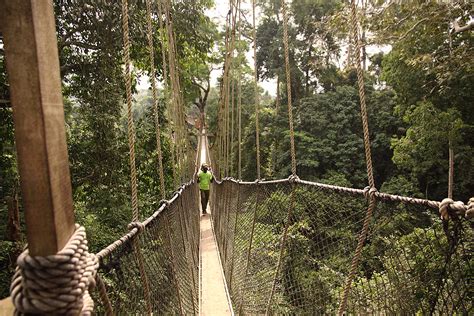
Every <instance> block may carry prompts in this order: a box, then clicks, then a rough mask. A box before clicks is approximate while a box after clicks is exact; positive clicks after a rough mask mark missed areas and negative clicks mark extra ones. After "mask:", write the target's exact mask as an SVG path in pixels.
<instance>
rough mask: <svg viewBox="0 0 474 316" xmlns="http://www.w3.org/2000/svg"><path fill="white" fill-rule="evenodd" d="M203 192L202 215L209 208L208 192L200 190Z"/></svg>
mask: <svg viewBox="0 0 474 316" xmlns="http://www.w3.org/2000/svg"><path fill="white" fill-rule="evenodd" d="M200 191H201V211H202V213H203V214H204V213H206V208H207V199H206V191H204V190H200Z"/></svg>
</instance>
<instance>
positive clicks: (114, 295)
mask: <svg viewBox="0 0 474 316" xmlns="http://www.w3.org/2000/svg"><path fill="white" fill-rule="evenodd" d="M195 210H198V189H197V185H196V184H195V183H194V182H193V181H190V182H188V183H186V184H184V185H183V186H181V187H180V188H179V189H178V190H177V191H176V192H175V193H174V194H173V196H172V198H171V199H169V200H162V201H161V205H160V207H159V208H158V210H156V211H155V212H154V213H153V214H152V215H151V216H150V217H148V218H147V219H146V220H144V221H143V222H141V223H139V224H137V223H136V222H133V223H132V225H130V231H129V232H127V233H126V234H124V235H123V236H122V237H121V238H120V239H118V240H116V241H115V242H113V243H112V244H110V245H109V246H107V247H106V248H104V249H103V250H101V251H100V252H98V253H97V257H98V258H99V270H98V275H99V276H100V278H101V280H102V281H103V287H104V288H105V289H104V291H105V292H106V293H107V297H106V298H104V295H103V293H101V292H104V291H99V293H96V298H95V301H96V302H97V305H98V306H97V308H96V312H97V313H102V312H104V313H105V312H107V314H109V315H110V311H108V310H109V309H110V308H112V309H113V313H114V314H118V315H120V314H137V313H138V314H141V313H147V312H148V307H147V306H146V304H145V301H144V297H143V291H142V284H141V283H140V281H139V280H137V276H138V275H140V274H139V267H138V264H139V263H138V261H137V260H136V258H135V255H134V254H133V244H134V241H139V244H140V248H141V252H142V253H143V261H144V262H143V264H144V267H145V271H146V273H147V275H148V282H149V288H150V293H149V295H150V298H151V300H150V302H151V309H152V311H153V313H165V314H167V313H169V314H181V315H183V314H197V312H198V306H199V304H198V297H199V292H198V282H199V280H198V270H197V266H198V265H197V262H198V261H197V260H198V242H199V212H195ZM99 290H100V288H99ZM99 294H100V295H99Z"/></svg>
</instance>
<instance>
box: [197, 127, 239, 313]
mask: <svg viewBox="0 0 474 316" xmlns="http://www.w3.org/2000/svg"><path fill="white" fill-rule="evenodd" d="M200 144H201V157H200V158H201V159H200V160H201V162H200V163H204V162H209V160H208V159H207V157H208V155H207V139H206V137H205V136H204V135H203V136H201V141H200ZM207 212H208V213H209V214H207V215H204V216H201V221H200V226H201V237H200V246H199V278H200V279H199V292H200V293H199V314H200V315H233V314H234V313H233V311H232V304H231V302H230V298H229V295H228V291H227V285H226V282H225V278H224V273H223V271H222V265H221V261H220V257H219V249H218V247H217V242H216V238H215V236H214V230H213V227H212V223H211V215H210V208H209V205H208V206H207Z"/></svg>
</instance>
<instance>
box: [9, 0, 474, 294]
mask: <svg viewBox="0 0 474 316" xmlns="http://www.w3.org/2000/svg"><path fill="white" fill-rule="evenodd" d="M131 2H132V5H131V7H130V21H131V41H132V50H131V53H132V60H133V66H134V67H133V75H134V86H135V90H134V92H135V95H134V107H135V110H134V118H135V124H136V133H137V144H136V150H137V168H138V177H139V201H140V211H141V214H142V217H143V218H145V217H147V216H148V215H149V214H151V213H152V212H153V211H154V210H155V209H156V207H157V205H158V201H159V200H160V198H159V196H160V189H159V179H158V174H157V172H156V151H155V147H156V143H155V139H154V137H155V136H154V135H155V134H154V133H155V132H154V118H153V115H152V112H153V109H152V97H151V91H150V90H148V89H144V90H143V89H142V90H140V89H139V80H145V79H144V78H145V75H147V74H148V55H147V41H146V34H145V25H146V16H145V14H146V12H145V6H144V5H143V4H142V3H141V2H139V1H138V2H133V1H131ZM216 2H220V1H216ZM54 3H55V11H56V24H57V36H58V49H59V55H60V64H61V77H62V80H63V95H64V105H65V112H66V124H67V137H68V147H69V148H68V149H69V159H70V168H71V177H72V184H73V194H74V203H75V211H76V217H77V221H78V222H79V223H80V224H82V225H84V226H85V227H86V228H87V233H88V236H89V238H88V239H89V242H90V245H91V248H92V251H94V252H95V251H98V250H100V249H102V248H103V247H105V246H106V245H108V244H109V243H110V242H111V241H113V240H115V239H116V238H117V237H118V236H120V235H121V234H122V233H123V232H125V231H126V226H127V223H128V222H129V221H130V218H131V207H130V197H129V194H130V192H129V191H130V188H129V165H128V147H127V146H128V145H127V134H126V133H127V127H126V113H125V109H124V97H125V93H124V81H123V75H122V67H123V60H122V57H123V56H122V34H121V24H120V18H121V16H120V12H121V9H120V4H119V3H116V2H110V3H108V2H106V1H90V0H84V1H59V0H55V1H54ZM279 3H280V1H279V0H259V1H257V5H258V13H259V16H258V25H257V39H256V42H257V68H258V69H257V74H258V78H259V80H272V81H276V82H277V87H278V88H279V89H278V91H275V92H272V93H271V94H269V93H268V92H265V91H264V90H263V89H260V97H259V98H260V113H259V114H260V130H261V134H260V135H261V136H260V142H261V144H260V146H261V150H262V151H261V159H262V173H263V174H262V177H263V178H266V179H274V178H281V177H288V175H289V174H290V155H289V131H288V113H287V109H286V105H287V99H286V92H285V91H286V87H285V70H284V67H283V66H284V62H283V43H282V18H281V15H280V14H279V10H280V6H279ZM215 5H216V4H215V3H214V2H213V1H212V0H196V1H188V0H178V1H174V2H173V7H172V12H171V13H172V19H173V22H174V28H175V33H176V42H177V58H178V63H179V66H178V67H179V72H180V80H181V83H182V87H183V93H184V99H185V102H186V106H187V111H188V122H189V123H190V124H188V129H189V134H190V135H193V134H195V133H196V132H197V129H196V128H195V127H194V126H193V125H192V124H191V123H192V122H194V120H195V119H196V118H198V117H199V113H200V112H202V111H205V113H206V117H207V125H208V126H209V129H210V132H211V134H212V133H213V134H215V133H216V127H217V108H218V103H219V87H218V86H213V85H212V81H211V73H212V71H216V70H215V69H217V68H218V69H219V70H218V71H219V73H221V68H222V62H223V59H224V55H225V52H224V47H223V44H222V42H223V41H222V40H223V37H224V34H225V30H224V28H223V23H224V21H220V20H213V19H211V18H210V17H209V16H208V15H209V14H208V13H209V10H211V9H212V8H213V7H214V6H215ZM220 5H221V4H220ZM290 14H291V23H290V25H289V26H290V30H289V31H290V65H291V75H292V97H293V106H294V109H293V111H294V116H295V131H296V151H297V152H296V156H297V162H298V174H299V176H300V177H301V178H303V179H305V180H311V181H318V182H324V183H331V184H337V185H344V186H349V187H356V188H363V187H364V186H366V170H365V161H364V150H363V141H362V127H361V121H360V115H359V96H358V87H357V76H356V71H355V68H354V67H355V66H354V63H355V60H354V54H353V50H354V45H353V43H352V41H351V38H350V36H349V22H348V21H349V20H350V19H349V7H348V3H347V1H333V0H294V1H292V2H291V4H290ZM359 14H360V20H361V34H362V35H361V36H362V40H363V43H364V47H363V48H362V56H363V66H364V70H365V80H366V87H365V89H366V95H367V102H368V111H369V120H370V121H369V126H370V134H371V140H372V154H373V161H374V168H375V176H376V179H375V181H376V185H377V187H378V188H379V190H380V191H382V192H387V193H394V194H401V195H410V196H415V197H421V198H426V199H433V200H441V199H443V198H444V197H446V195H447V183H448V149H449V148H450V147H451V148H452V149H453V151H454V160H455V168H454V179H455V182H454V199H455V200H462V201H467V199H468V198H469V197H471V196H472V194H473V192H474V180H473V179H474V158H473V157H474V146H473V145H474V126H473V125H472V122H474V109H473V104H474V94H473V93H472V87H473V86H474V71H473V68H474V59H473V58H472V47H473V37H472V31H471V30H468V31H464V32H455V31H454V28H453V27H452V25H451V23H452V22H453V21H455V20H457V21H458V23H459V24H464V23H465V22H466V21H467V19H468V18H469V15H470V14H472V5H471V4H470V3H469V2H467V1H454V2H452V3H449V4H448V3H445V2H437V1H414V2H406V3H405V2H402V3H401V4H400V3H398V2H396V1H362V4H361V5H360V6H359ZM242 16H243V23H242V25H240V30H241V32H242V36H241V40H240V41H237V44H236V51H237V54H236V58H235V59H234V61H233V65H232V67H233V69H234V71H233V74H232V76H233V77H234V79H235V80H237V79H238V78H239V77H238V73H239V72H240V73H241V74H242V77H241V98H242V134H243V137H242V168H243V169H242V178H243V179H246V180H254V179H255V178H256V168H255V113H254V108H255V105H254V90H253V81H252V80H253V74H252V71H253V70H252V67H253V65H252V64H253V61H251V60H248V59H247V57H246V56H247V55H248V52H249V51H250V50H251V49H252V45H251V44H250V43H249V39H251V35H252V30H251V24H250V23H251V18H252V16H251V10H249V7H248V6H244V7H243V15H242ZM153 23H154V24H155V30H156V32H155V34H154V44H155V52H156V56H155V63H156V65H155V66H156V68H157V79H158V80H159V81H161V82H163V80H164V78H163V72H162V67H161V65H162V57H161V56H162V54H161V52H162V48H161V45H160V34H161V33H160V32H161V31H162V30H160V29H159V24H158V20H157V19H155V20H154V21H153ZM218 83H220V80H218ZM161 87H163V85H162V86H161ZM275 93H276V95H277V96H276V97H274V96H273V95H274V94H275ZM167 100H168V98H167V92H166V91H163V89H160V113H161V114H162V116H161V117H162V120H161V124H162V128H163V134H162V144H163V148H164V164H165V168H166V170H167V171H166V185H167V188H169V191H170V192H172V191H173V179H172V172H171V171H170V170H171V149H170V148H171V143H172V141H173V137H172V134H173V125H172V122H170V121H169V120H167V119H166V117H167V116H166V115H167V110H168V102H167ZM237 103H238V96H237V93H235V94H234V104H237ZM234 117H236V112H235V115H234ZM234 128H235V129H234V135H237V124H234ZM0 140H1V141H0V297H5V296H8V284H9V282H10V277H11V273H12V271H13V268H14V262H15V258H16V256H17V255H18V253H19V251H20V250H21V249H22V247H23V246H24V242H25V237H24V223H23V220H22V206H21V192H20V187H19V175H18V170H17V165H16V157H15V156H16V153H15V142H14V126H13V118H12V108H11V104H10V101H9V91H8V77H7V74H6V69H5V58H4V51H3V41H2V39H1V38H0ZM236 140H237V137H236V136H235V138H234V143H233V159H232V161H233V165H232V168H231V170H232V172H231V175H232V176H234V177H237V159H236V156H237V148H238V147H237V142H236ZM210 145H211V147H212V146H213V144H212V137H211V144H210ZM17 204H18V206H17ZM16 207H18V208H19V211H20V212H19V213H20V227H18V228H19V231H18V229H17V228H16V227H12V225H11V224H9V221H8V209H9V208H10V209H12V208H16ZM416 220H422V219H420V218H416ZM430 220H431V219H430ZM393 229H394V230H395V229H396V228H393ZM385 234H386V235H390V232H385ZM315 238H316V237H315ZM405 239H407V240H406V243H410V242H411V241H410V240H408V239H409V237H406V238H405ZM295 242H298V240H297V241H295ZM307 246H308V247H311V245H307ZM295 247H296V246H295ZM374 247H375V246H374ZM369 251H370V249H369ZM393 251H395V250H393ZM336 259H338V258H334V260H336ZM339 259H340V260H343V259H342V258H339ZM345 259H347V258H344V260H345ZM301 273H303V272H301Z"/></svg>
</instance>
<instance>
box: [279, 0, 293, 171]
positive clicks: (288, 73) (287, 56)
mask: <svg viewBox="0 0 474 316" xmlns="http://www.w3.org/2000/svg"><path fill="white" fill-rule="evenodd" d="M281 7H282V12H283V44H284V46H285V70H286V94H287V98H288V121H289V124H290V146H291V147H290V153H291V174H292V175H293V176H296V151H295V130H294V128H293V106H292V100H291V69H290V53H289V48H288V14H287V11H286V2H285V0H281Z"/></svg>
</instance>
